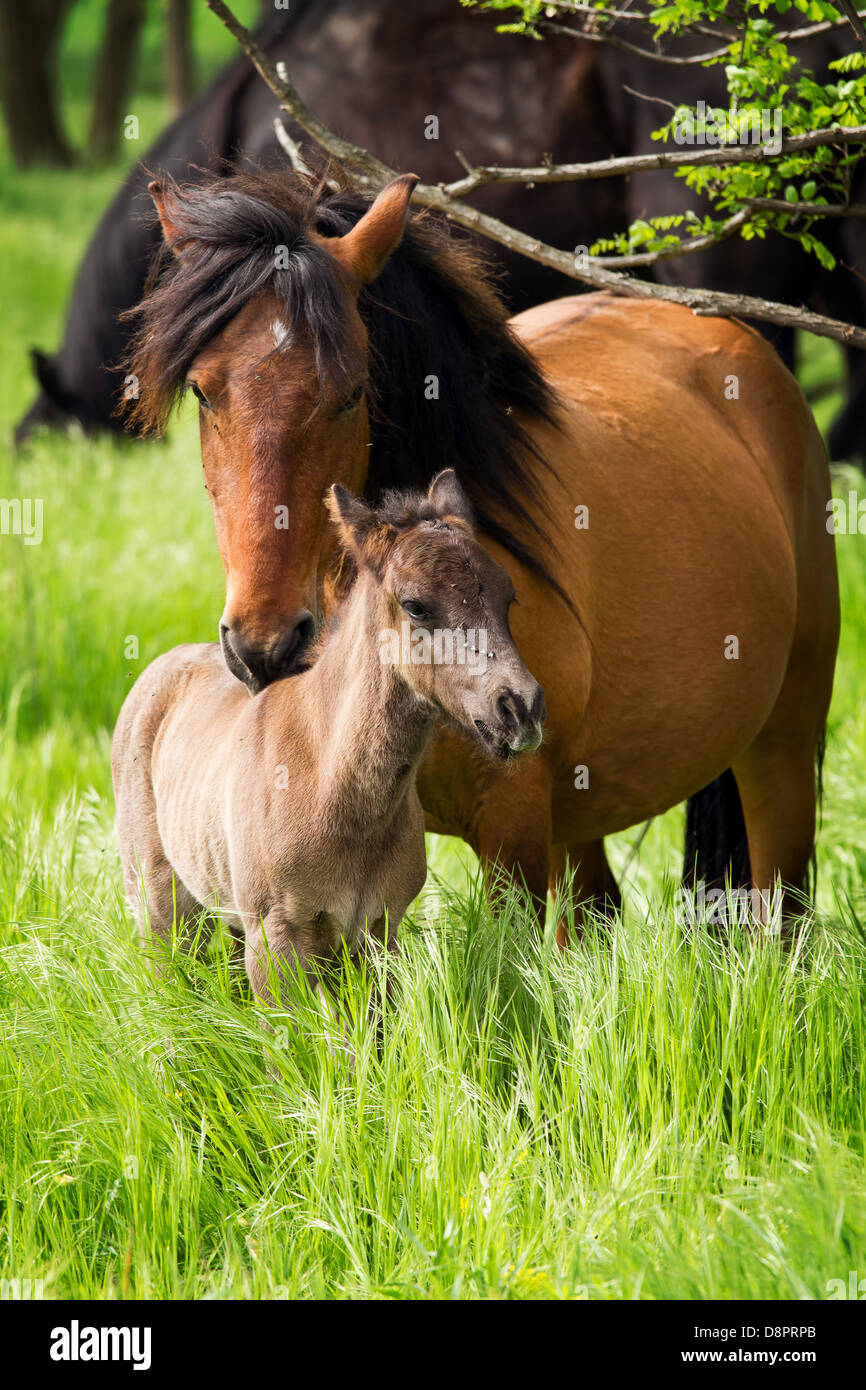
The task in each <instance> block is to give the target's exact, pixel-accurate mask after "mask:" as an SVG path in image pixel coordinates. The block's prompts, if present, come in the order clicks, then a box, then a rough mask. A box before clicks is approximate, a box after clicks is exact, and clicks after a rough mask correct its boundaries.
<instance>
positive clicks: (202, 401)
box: [189, 381, 211, 410]
mask: <svg viewBox="0 0 866 1390" xmlns="http://www.w3.org/2000/svg"><path fill="white" fill-rule="evenodd" d="M189 389H190V391H192V394H193V395H194V396H195V398H196V400H197V401H198V403H199V405H201V406H204V408H205V410H210V409H211V403H210V401H209V400H208V398H207V396H206V395H205V393H204V391H203V390H202V389H201V387H200V386H199V385H198V384H197V383H196V382H195V381H191V382H190V383H189Z"/></svg>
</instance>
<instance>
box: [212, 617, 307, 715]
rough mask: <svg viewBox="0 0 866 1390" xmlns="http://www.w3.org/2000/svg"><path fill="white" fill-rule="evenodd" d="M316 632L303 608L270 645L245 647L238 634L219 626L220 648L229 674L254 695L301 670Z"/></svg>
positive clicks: (223, 624)
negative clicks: (241, 682) (306, 652)
mask: <svg viewBox="0 0 866 1390" xmlns="http://www.w3.org/2000/svg"><path fill="white" fill-rule="evenodd" d="M315 629H316V624H315V620H314V618H313V615H312V613H310V612H309V610H308V609H306V608H302V609H301V610H300V611H299V612H298V613H297V614H296V616H295V618H294V620H293V621H291V622H290V623H288V624H287V626H286V629H285V631H284V632H282V633H281V634H280V636H279V637H278V638H277V640H276V642H273V643H271V645H270V646H266V647H259V646H252V645H250V644H247V643H246V642H244V640H243V638H242V637H241V635H240V633H239V632H237V631H236V630H234V629H233V628H231V627H229V626H228V624H227V623H221V624H220V646H221V647H222V653H223V658H224V660H225V663H226V665H227V666H228V668H229V670H230V671H231V673H232V675H233V676H236V677H237V679H238V680H239V681H243V683H244V685H245V686H246V687H247V689H248V690H250V691H251V692H252V694H254V695H257V694H258V692H259V691H260V690H264V688H265V686H267V685H271V684H272V682H273V681H276V680H280V679H281V677H283V676H291V675H294V674H295V673H296V672H297V671H299V670H302V669H303V661H304V653H305V651H306V649H307V647H308V646H309V645H310V642H311V641H312V639H313V637H314V635H315Z"/></svg>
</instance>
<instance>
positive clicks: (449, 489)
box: [427, 468, 472, 526]
mask: <svg viewBox="0 0 866 1390" xmlns="http://www.w3.org/2000/svg"><path fill="white" fill-rule="evenodd" d="M427 500H428V501H429V502H432V503H433V506H434V507H435V508H436V511H437V514H438V515H439V516H441V517H445V516H456V517H459V518H460V520H461V521H465V522H467V523H468V524H469V525H470V526H471V525H472V505H471V503H470V501H469V498H468V497H467V496H466V493H465V492H464V491H463V488H462V486H461V483H460V479H459V478H458V477H457V474H456V473H455V472H454V469H453V468H443V470H442V472H441V473H437V474H436V477H435V478H434V479H433V481H432V483H431V484H430V491H429V492H428V493H427Z"/></svg>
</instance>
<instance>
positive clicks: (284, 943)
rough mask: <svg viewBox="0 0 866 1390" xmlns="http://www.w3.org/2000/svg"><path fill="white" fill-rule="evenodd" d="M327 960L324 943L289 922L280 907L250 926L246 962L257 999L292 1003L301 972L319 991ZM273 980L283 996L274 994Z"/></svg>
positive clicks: (271, 1004)
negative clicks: (283, 987)
mask: <svg viewBox="0 0 866 1390" xmlns="http://www.w3.org/2000/svg"><path fill="white" fill-rule="evenodd" d="M317 946H318V947H319V949H318V950H317V949H316V948H317ZM326 963H327V962H326V959H325V957H324V956H323V955H322V951H321V943H320V942H317V941H315V940H314V939H313V935H312V933H310V932H308V931H306V930H305V929H304V928H303V927H297V926H295V925H293V924H289V923H288V922H287V921H286V919H285V916H284V914H283V912H282V910H281V909H279V908H272V909H271V911H270V912H269V913H268V914H267V915H266V916H265V918H264V919H261V918H259V919H258V920H257V921H256V922H254V923H253V924H252V925H248V926H247V928H246V933H245V943H244V964H245V966H246V971H247V975H248V977H249V981H250V985H251V986H252V990H253V994H255V996H256V998H257V999H260V1000H261V1001H262V1003H264V1004H267V1005H269V1006H270V1007H273V1006H274V1005H275V1004H282V1005H286V1004H287V1003H288V1004H289V1005H290V1004H291V994H292V991H293V990H295V991H297V986H298V974H299V972H301V973H302V974H303V975H304V976H306V979H307V981H308V983H309V986H310V988H311V989H312V990H313V992H314V993H315V992H317V991H318V990H319V989H320V988H321V976H322V970H323V967H324V966H325V965H326ZM274 976H276V981H274ZM273 983H276V985H277V987H278V988H279V990H280V992H279V995H276V994H275V993H274V990H273V988H272V985H273ZM283 985H285V990H283V989H282V986H283Z"/></svg>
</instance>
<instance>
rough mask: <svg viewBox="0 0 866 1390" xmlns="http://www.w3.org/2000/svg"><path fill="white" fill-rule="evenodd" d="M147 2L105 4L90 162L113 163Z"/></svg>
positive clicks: (129, 0) (115, 0)
mask: <svg viewBox="0 0 866 1390" xmlns="http://www.w3.org/2000/svg"><path fill="white" fill-rule="evenodd" d="M146 14H147V0H109V4H108V13H107V15H106V19H105V33H104V35H103V39H102V47H101V49H100V52H99V59H98V62H97V70H96V90H95V93H94V98H93V115H92V117H91V121H90V152H91V155H92V156H93V158H94V159H97V160H108V159H113V158H114V156H115V155H116V154H117V151H118V149H119V148H120V137H121V135H122V134H123V130H122V122H123V117H124V115H127V114H134V113H128V112H125V111H124V109H123V108H124V102H125V101H126V100H127V98H128V96H129V92H130V90H131V87H132V77H133V72H134V69H135V60H136V57H137V56H138V44H139V39H140V37H141V30H142V26H143V24H144V20H145V16H146Z"/></svg>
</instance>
